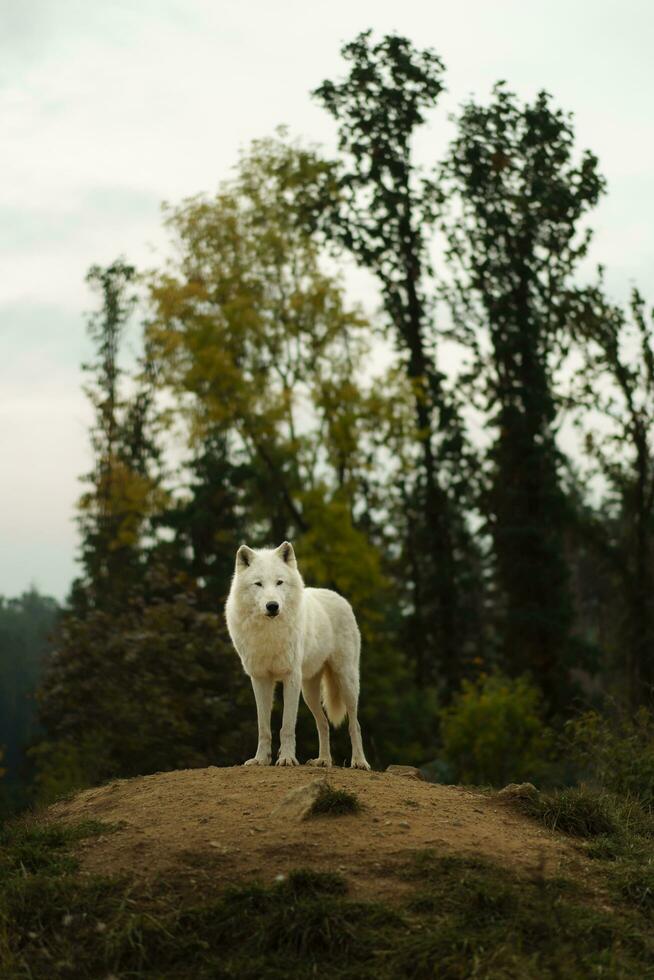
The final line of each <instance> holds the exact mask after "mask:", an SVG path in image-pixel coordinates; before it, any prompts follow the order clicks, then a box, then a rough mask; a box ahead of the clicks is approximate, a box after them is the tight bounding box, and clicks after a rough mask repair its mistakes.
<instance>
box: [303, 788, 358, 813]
mask: <svg viewBox="0 0 654 980" xmlns="http://www.w3.org/2000/svg"><path fill="white" fill-rule="evenodd" d="M360 811H361V803H360V802H359V798H358V797H357V796H356V794H355V793H350V792H348V790H346V789H336V788H335V787H334V786H332V785H330V783H324V785H322V786H321V787H320V792H319V793H318V796H317V797H316V799H315V801H314V803H313V806H312V807H311V810H310V816H312V817H323V816H328V817H340V816H343V815H344V814H346V813H359V812H360Z"/></svg>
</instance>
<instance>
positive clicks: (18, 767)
mask: <svg viewBox="0 0 654 980" xmlns="http://www.w3.org/2000/svg"><path fill="white" fill-rule="evenodd" d="M58 612H59V607H58V605H57V602H56V601H55V600H54V599H51V598H49V597H47V596H42V595H40V594H39V593H38V592H37V591H36V589H33V588H32V589H30V591H29V592H25V593H24V594H23V595H21V596H20V597H18V598H16V599H5V598H3V597H1V596H0V747H1V746H4V747H5V755H4V760H3V761H4V765H5V766H6V768H7V780H8V781H11V782H12V783H20V782H25V781H26V777H27V776H28V766H27V761H26V757H25V750H26V748H27V746H28V745H29V743H30V741H31V740H32V739H33V738H34V737H35V735H36V732H37V721H36V706H35V704H34V699H33V696H34V692H35V689H36V687H37V684H38V682H39V680H40V675H41V671H42V667H43V663H44V661H45V657H46V653H47V649H48V636H49V634H50V631H51V630H52V629H53V628H54V626H55V622H56V619H57V614H58Z"/></svg>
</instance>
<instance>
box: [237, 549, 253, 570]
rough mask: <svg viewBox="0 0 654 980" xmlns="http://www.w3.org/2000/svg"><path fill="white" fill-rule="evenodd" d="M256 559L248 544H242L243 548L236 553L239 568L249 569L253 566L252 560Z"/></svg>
mask: <svg viewBox="0 0 654 980" xmlns="http://www.w3.org/2000/svg"><path fill="white" fill-rule="evenodd" d="M253 558H254V552H253V550H252V548H248V546H247V545H246V544H242V545H241V547H240V548H239V549H238V551H237V552H236V567H237V568H247V567H248V566H249V565H251V564H252V559H253Z"/></svg>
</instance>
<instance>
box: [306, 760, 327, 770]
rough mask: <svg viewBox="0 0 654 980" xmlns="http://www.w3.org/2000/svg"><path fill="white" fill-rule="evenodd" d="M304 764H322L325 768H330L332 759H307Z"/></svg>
mask: <svg viewBox="0 0 654 980" xmlns="http://www.w3.org/2000/svg"><path fill="white" fill-rule="evenodd" d="M304 764H305V766H323V767H324V768H325V769H330V768H331V764H332V760H331V759H307V761H306V762H305V763H304Z"/></svg>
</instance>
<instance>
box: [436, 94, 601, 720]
mask: <svg viewBox="0 0 654 980" xmlns="http://www.w3.org/2000/svg"><path fill="white" fill-rule="evenodd" d="M443 177H444V179H445V181H446V184H447V186H448V189H449V192H450V198H451V200H452V201H453V202H454V203H453V205H452V214H451V217H450V220H449V227H448V237H449V241H450V254H451V257H452V259H453V260H454V269H455V278H454V286H453V289H452V291H451V293H450V296H451V302H452V306H453V312H454V316H455V320H456V322H457V323H458V326H459V334H460V338H461V340H462V342H464V343H466V344H467V346H468V347H469V348H470V350H471V353H472V355H473V364H472V367H471V371H470V375H469V383H470V393H471V397H473V398H474V399H475V401H477V402H478V404H479V408H480V409H481V410H482V411H484V412H485V413H486V418H487V420H488V425H489V426H490V427H491V429H492V430H494V432H495V438H494V442H493V445H492V447H491V450H490V453H489V457H488V464H489V466H488V470H489V472H488V475H487V485H486V491H485V493H484V494H483V497H482V506H483V509H484V512H485V514H486V516H487V519H488V524H489V528H490V530H491V532H492V535H493V547H494V572H495V581H496V584H497V588H498V599H497V603H496V610H495V613H496V616H497V619H498V622H499V627H500V635H501V641H502V654H503V658H504V662H505V664H506V669H507V670H508V672H509V673H510V674H512V675H513V676H519V675H520V674H522V673H524V672H529V673H530V674H531V676H532V677H533V678H534V681H535V682H536V683H537V684H538V685H539V687H540V688H541V690H542V692H543V694H544V696H545V707H546V708H547V709H548V710H549V711H550V712H552V713H557V711H558V712H560V711H561V710H562V709H563V708H564V707H565V705H566V704H567V703H568V701H569V699H570V692H571V688H570V678H569V671H570V668H571V666H572V665H573V664H574V666H578V664H579V651H578V650H575V652H574V656H573V648H572V645H571V640H570V632H571V627H572V606H571V598H570V591H569V581H568V567H567V561H566V555H565V552H564V533H565V527H566V523H567V522H568V516H567V513H566V501H565V497H564V494H563V490H562V486H561V475H560V471H561V463H562V460H561V456H560V454H559V451H558V448H557V445H556V439H555V435H556V428H555V421H556V414H557V396H556V392H555V391H554V371H555V369H556V367H557V365H558V363H559V362H560V352H561V345H562V344H563V345H566V344H567V343H568V339H569V338H568V336H567V334H566V331H567V329H568V317H569V312H570V294H571V284H572V275H573V273H574V271H575V268H576V266H577V263H578V262H579V260H580V259H581V258H582V257H583V256H584V255H585V253H586V250H587V247H588V241H589V233H585V234H584V233H582V232H580V230H579V224H580V221H581V219H582V218H583V216H584V215H585V214H586V213H587V211H588V210H589V209H590V208H592V207H593V206H594V205H595V204H596V203H597V201H598V199H599V197H600V195H601V193H602V191H603V188H604V182H603V179H602V177H601V176H600V175H599V173H598V169H597V160H596V158H595V157H594V156H593V154H592V153H588V152H587V153H585V154H583V156H582V158H581V160H580V162H579V163H577V162H575V161H574V159H573V129H572V125H571V121H570V119H569V117H568V116H566V115H565V114H564V113H563V112H561V111H560V110H557V109H556V108H554V107H553V105H552V102H551V99H550V97H549V96H548V95H547V93H545V92H541V93H540V94H539V95H538V96H537V97H536V99H535V100H534V102H533V103H527V104H520V102H519V101H518V100H517V98H516V97H515V96H514V95H513V94H512V93H511V92H510V91H509V90H508V89H507V88H506V86H505V85H504V84H499V85H497V86H496V87H495V89H494V90H493V97H492V100H491V102H490V104H489V105H488V106H482V105H479V104H477V103H476V102H473V101H470V102H468V103H467V104H466V105H465V106H464V107H463V110H462V112H461V114H460V116H459V119H458V130H457V135H456V137H455V139H454V141H453V143H452V146H451V149H450V152H449V154H448V158H447V160H446V162H445V164H444V167H443ZM480 377H481V378H483V383H482V384H481V385H480V383H479V382H480ZM480 392H483V395H482V397H481V398H480V397H479V393H480Z"/></svg>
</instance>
